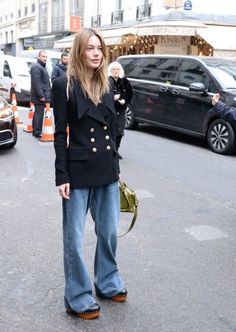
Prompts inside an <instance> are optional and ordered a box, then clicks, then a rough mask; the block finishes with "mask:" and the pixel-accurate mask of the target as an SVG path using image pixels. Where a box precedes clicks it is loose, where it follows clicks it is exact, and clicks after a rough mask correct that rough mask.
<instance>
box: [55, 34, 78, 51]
mask: <svg viewBox="0 0 236 332" xmlns="http://www.w3.org/2000/svg"><path fill="white" fill-rule="evenodd" d="M73 40H74V35H70V36H67V37H64V38H62V39H59V40H57V41H55V43H54V48H71V47H72V44H73Z"/></svg>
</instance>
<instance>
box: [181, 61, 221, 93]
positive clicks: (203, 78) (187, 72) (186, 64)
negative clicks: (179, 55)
mask: <svg viewBox="0 0 236 332" xmlns="http://www.w3.org/2000/svg"><path fill="white" fill-rule="evenodd" d="M191 83H203V84H204V85H205V87H206V88H207V90H208V91H209V92H213V93H215V92H217V88H216V86H215V84H214V82H213V80H212V79H211V78H210V76H209V74H208V73H207V72H206V71H205V70H204V68H203V67H202V65H201V64H200V63H199V62H197V61H195V60H191V59H189V60H188V59H184V60H183V61H182V62H181V64H180V69H179V77H178V85H181V86H186V87H189V85H190V84H191Z"/></svg>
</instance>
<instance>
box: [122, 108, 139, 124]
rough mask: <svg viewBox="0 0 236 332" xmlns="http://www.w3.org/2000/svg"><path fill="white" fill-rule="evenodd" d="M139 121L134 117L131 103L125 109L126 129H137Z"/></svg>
mask: <svg viewBox="0 0 236 332" xmlns="http://www.w3.org/2000/svg"><path fill="white" fill-rule="evenodd" d="M137 126H138V122H137V121H136V120H135V118H134V110H133V108H132V106H131V105H130V104H128V105H127V107H126V109H125V129H135V128H137Z"/></svg>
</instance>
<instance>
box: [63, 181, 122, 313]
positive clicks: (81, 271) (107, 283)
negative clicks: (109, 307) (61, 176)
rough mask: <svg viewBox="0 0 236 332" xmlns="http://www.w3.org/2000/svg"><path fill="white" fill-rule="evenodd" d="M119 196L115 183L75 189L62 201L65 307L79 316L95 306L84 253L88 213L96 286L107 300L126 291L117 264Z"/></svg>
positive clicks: (116, 183)
mask: <svg viewBox="0 0 236 332" xmlns="http://www.w3.org/2000/svg"><path fill="white" fill-rule="evenodd" d="M119 195H120V194H119V186H118V182H114V183H112V184H109V185H105V186H99V187H89V188H83V189H73V190H71V191H70V199H69V200H65V199H63V243H64V272H65V306H66V307H70V308H71V309H73V310H74V311H76V312H83V311H85V310H87V309H88V308H89V307H91V306H92V305H93V304H94V303H95V302H96V301H95V300H94V297H93V295H92V283H91V281H90V277H89V273H88V269H87V267H86V264H85V261H84V249H83V244H84V229H85V221H86V215H87V212H88V210H89V209H90V211H91V214H92V217H93V220H94V222H95V232H96V235H97V245H96V252H95V259H94V283H95V286H96V288H97V290H98V291H99V292H101V293H102V294H104V295H106V296H113V295H116V294H117V293H119V292H120V290H121V289H122V288H124V283H123V281H122V278H121V277H120V274H119V271H118V267H117V263H116V248H117V226H118V221H119V216H120V196H119Z"/></svg>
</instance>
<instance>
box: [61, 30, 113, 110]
mask: <svg viewBox="0 0 236 332" xmlns="http://www.w3.org/2000/svg"><path fill="white" fill-rule="evenodd" d="M91 36H96V37H98V38H99V40H100V42H101V48H102V54H103V57H102V61H101V64H100V66H99V67H98V68H97V69H96V70H94V74H93V77H92V83H91V86H88V84H87V80H86V76H87V73H88V68H87V66H86V62H85V51H86V47H87V44H88V40H89V38H90V37H91ZM67 78H68V81H67V97H68V98H69V92H70V90H71V89H72V87H73V79H77V80H79V82H80V84H81V88H82V90H83V92H84V94H85V95H86V96H87V97H88V98H90V99H91V100H92V101H93V102H94V103H95V104H98V103H99V102H101V97H102V96H103V95H104V94H105V93H107V92H108V91H109V83H108V76H107V52H106V46H105V42H104V40H103V37H102V36H101V35H100V33H99V32H98V31H96V30H94V29H91V28H84V29H81V30H79V31H78V32H77V33H76V35H75V38H74V42H73V46H72V49H71V52H70V59H69V64H68V69H67Z"/></svg>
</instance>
